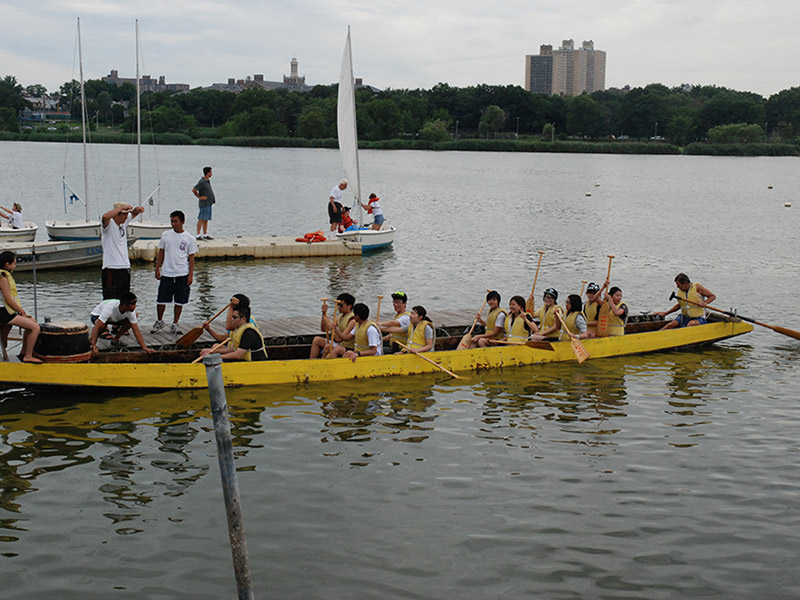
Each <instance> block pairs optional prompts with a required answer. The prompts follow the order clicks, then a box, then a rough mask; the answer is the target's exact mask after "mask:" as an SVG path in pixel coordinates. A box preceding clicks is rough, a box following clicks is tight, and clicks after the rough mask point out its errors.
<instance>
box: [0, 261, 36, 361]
mask: <svg viewBox="0 0 800 600" xmlns="http://www.w3.org/2000/svg"><path fill="white" fill-rule="evenodd" d="M16 268H17V255H16V254H15V253H14V252H12V251H11V250H5V251H4V252H0V296H2V299H3V302H2V304H0V339H2V347H3V359H4V360H8V354H7V352H6V343H7V342H8V334H9V333H10V332H11V328H12V327H13V326H15V325H16V326H17V327H20V328H21V329H24V330H25V333H23V334H22V353H21V354H20V355H19V357H18V358H19V359H20V361H22V362H27V363H40V362H42V361H41V360H39V359H38V358H36V357H34V356H33V347H34V345H35V344H36V339H37V338H38V337H39V324H38V323H37V322H36V319H34V318H33V317H31V316H30V315H29V314H28V313H26V312H25V309H24V308H22V306H20V303H19V296H18V295H17V284H16V282H15V281H14V275H12V273H13V272H14V269H16Z"/></svg>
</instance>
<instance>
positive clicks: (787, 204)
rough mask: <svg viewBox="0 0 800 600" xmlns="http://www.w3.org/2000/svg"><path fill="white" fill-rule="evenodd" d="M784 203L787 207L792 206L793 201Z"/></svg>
mask: <svg viewBox="0 0 800 600" xmlns="http://www.w3.org/2000/svg"><path fill="white" fill-rule="evenodd" d="M783 205H784V206H785V207H786V208H792V203H791V202H784V203H783Z"/></svg>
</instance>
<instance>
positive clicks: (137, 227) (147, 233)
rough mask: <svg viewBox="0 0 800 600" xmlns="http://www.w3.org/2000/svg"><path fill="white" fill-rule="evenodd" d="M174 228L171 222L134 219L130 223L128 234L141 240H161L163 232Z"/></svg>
mask: <svg viewBox="0 0 800 600" xmlns="http://www.w3.org/2000/svg"><path fill="white" fill-rule="evenodd" d="M170 229H172V226H171V225H170V224H169V223H166V224H164V223H149V222H146V221H143V222H139V221H134V222H131V223H129V224H128V236H129V237H132V238H134V237H135V238H137V239H140V240H160V239H161V234H162V233H164V232H165V231H169V230H170Z"/></svg>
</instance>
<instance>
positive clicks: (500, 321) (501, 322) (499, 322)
mask: <svg viewBox="0 0 800 600" xmlns="http://www.w3.org/2000/svg"><path fill="white" fill-rule="evenodd" d="M494 326H495V327H499V328H500V329H505V326H506V313H504V312H502V313H500V314H499V315H497V319H496V320H495V322H494ZM486 333H489V332H488V331H487V332H486Z"/></svg>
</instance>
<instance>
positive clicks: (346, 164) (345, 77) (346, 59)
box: [336, 27, 397, 252]
mask: <svg viewBox="0 0 800 600" xmlns="http://www.w3.org/2000/svg"><path fill="white" fill-rule="evenodd" d="M336 126H337V129H338V137H339V153H340V154H341V158H342V170H343V171H344V177H345V179H347V189H348V190H350V191H351V193H352V194H353V201H354V202H355V203H357V204H358V222H359V223H360V224H363V223H364V218H363V212H362V207H361V176H360V173H359V168H358V127H357V123H356V93H355V86H354V80H353V53H352V50H351V47H350V27H348V28H347V41H346V42H345V45H344V54H343V56H342V68H341V70H340V71H339V95H338V99H337V104H336ZM396 231H397V230H396V229H395V228H394V227H383V228H381V229H380V230H374V229H356V230H355V231H345V232H344V233H337V234H336V236H337V237H338V238H340V239H345V240H351V241H355V242H358V243H360V244H361V250H362V252H364V251H369V250H375V249H378V248H384V247H386V246H389V245H391V243H392V242H393V241H394V235H395V232H396Z"/></svg>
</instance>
